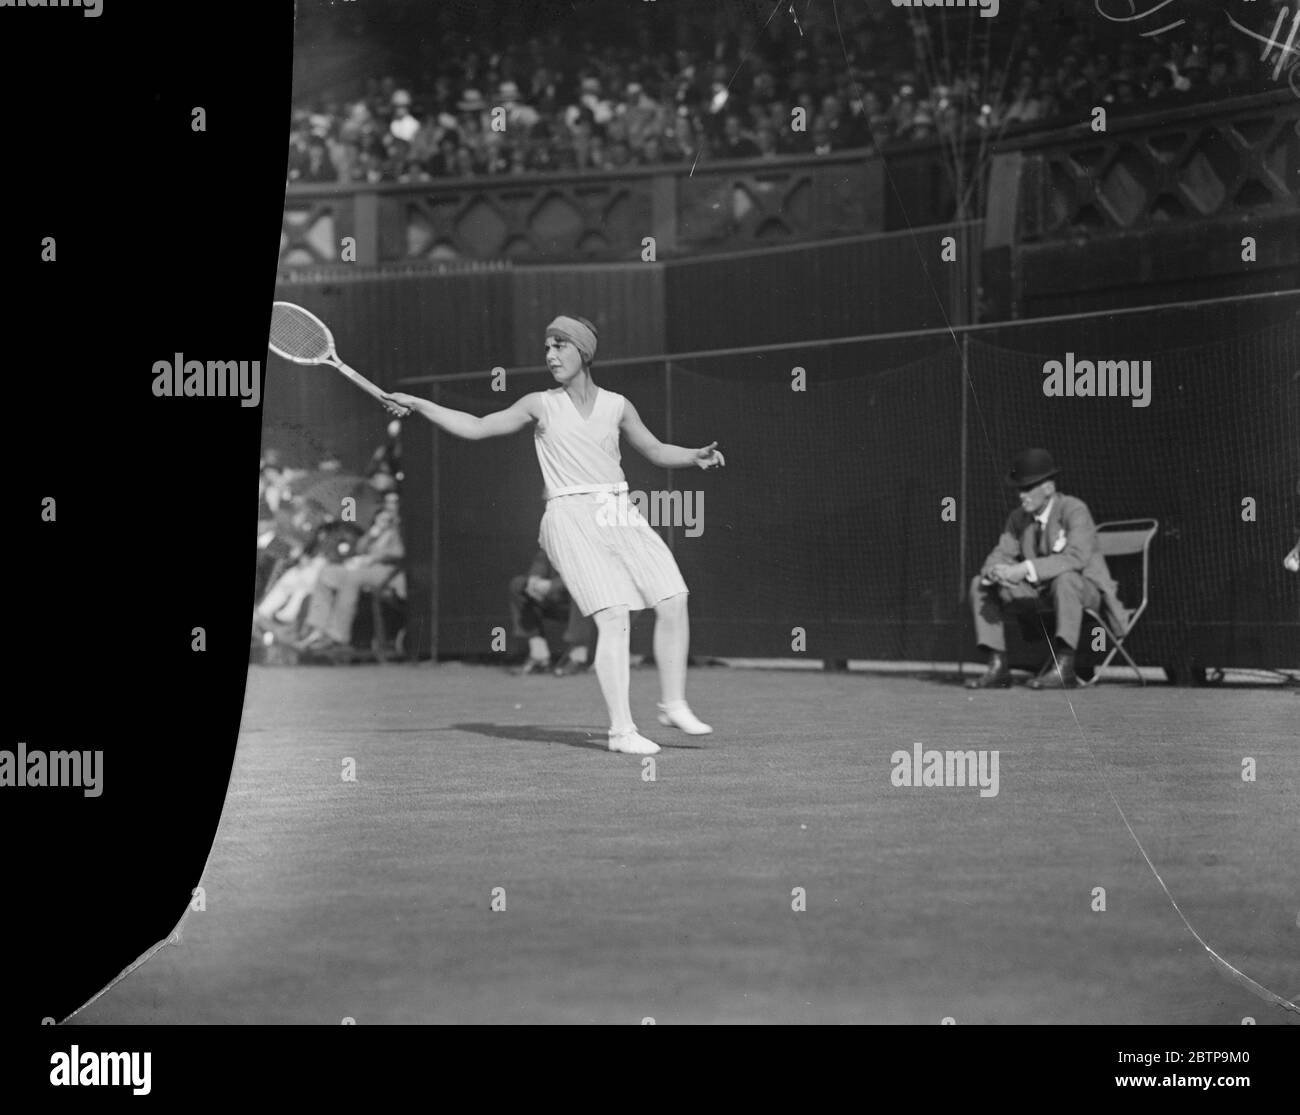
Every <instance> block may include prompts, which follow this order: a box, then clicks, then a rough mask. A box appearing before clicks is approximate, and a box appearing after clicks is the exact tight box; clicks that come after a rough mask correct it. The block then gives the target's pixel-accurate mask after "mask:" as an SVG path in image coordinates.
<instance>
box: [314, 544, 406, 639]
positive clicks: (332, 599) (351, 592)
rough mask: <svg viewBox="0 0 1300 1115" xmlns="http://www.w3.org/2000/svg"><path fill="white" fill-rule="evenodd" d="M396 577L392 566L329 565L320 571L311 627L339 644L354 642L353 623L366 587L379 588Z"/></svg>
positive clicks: (315, 591) (315, 590)
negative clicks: (352, 567) (353, 566)
mask: <svg viewBox="0 0 1300 1115" xmlns="http://www.w3.org/2000/svg"><path fill="white" fill-rule="evenodd" d="M392 576H393V567H392V566H391V565H364V566H361V567H360V568H358V569H349V568H348V567H347V566H344V565H334V564H331V565H326V566H325V567H324V568H322V569H321V571H320V576H319V577H318V578H317V580H316V587H315V589H314V590H313V592H312V594H311V604H310V606H309V607H308V609H307V626H308V627H309V628H312V629H314V630H318V631H324V632H325V634H326V635H328V636H329V637H330V638H331V639H333V640H334V641H335V642H336V643H342V644H343V645H344V646H346V645H347V644H349V643H350V642H352V621H353V620H354V619H356V616H357V601H358V600H359V599H360V596H361V590H362V589H363V588H370V589H378V588H379V587H380V586H382V585H384V584H385V583H387V582H388V580H389V579H390V578H391V577H392Z"/></svg>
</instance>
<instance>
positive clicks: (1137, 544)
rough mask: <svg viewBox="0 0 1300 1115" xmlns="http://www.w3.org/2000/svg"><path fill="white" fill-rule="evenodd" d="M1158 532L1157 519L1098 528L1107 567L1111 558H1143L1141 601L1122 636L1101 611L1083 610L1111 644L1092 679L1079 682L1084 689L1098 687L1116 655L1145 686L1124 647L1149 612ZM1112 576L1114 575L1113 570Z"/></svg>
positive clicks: (1124, 520) (1121, 520) (1114, 523)
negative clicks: (1099, 626)
mask: <svg viewBox="0 0 1300 1115" xmlns="http://www.w3.org/2000/svg"><path fill="white" fill-rule="evenodd" d="M1159 529H1160V523H1159V521H1158V520H1156V519H1118V520H1116V521H1115V522H1110V523H1098V524H1097V541H1098V542H1099V543H1100V545H1101V553H1102V556H1103V557H1104V558H1105V559H1106V564H1107V566H1109V565H1110V561H1111V559H1112V558H1127V557H1136V556H1137V555H1138V554H1141V555H1142V599H1141V602H1140V603H1139V604H1138V606H1137V607H1136V608H1135V609H1133V611H1132V612H1130V613H1129V617H1128V628H1127V629H1126V630H1125V631H1123V632H1115V631H1112V630H1111V627H1110V624H1108V623H1107V622H1106V621H1105V620H1104V619H1103V618H1102V616H1101V614H1100V613H1099V612H1098V610H1096V609H1094V608H1085V609H1084V614H1085V615H1089V616H1091V617H1092V618H1093V619H1095V620H1096V621H1097V622H1098V623H1100V624H1101V626H1102V628H1103V630H1105V632H1106V634H1107V635H1109V636H1110V641H1111V648H1110V653H1109V654H1107V655H1106V657H1105V658H1104V659H1102V660H1101V661H1100V662H1099V663H1097V666H1096V669H1095V670H1094V672H1093V675H1092V677H1091V678H1089V679H1088V680H1086V681H1083V679H1080V681H1081V682H1082V684H1084V685H1096V684H1097V679H1098V678H1099V677H1101V671H1102V670H1104V669H1105V668H1106V667H1107V666H1109V665H1110V660H1111V659H1112V658H1114V657H1115V655H1117V654H1122V655H1123V656H1124V661H1126V662H1127V663H1128V664H1129V666H1130V668H1131V669H1132V670H1133V673H1135V674H1136V675H1137V679H1138V682H1139V683H1140V684H1142V685H1146V679H1145V678H1143V677H1142V671H1141V670H1139V669H1138V665H1137V663H1136V662H1134V661H1133V658H1132V656H1131V655H1130V654H1129V652H1128V651H1127V650H1125V649H1124V643H1125V641H1126V640H1127V639H1128V637H1129V636H1130V635H1132V634H1133V628H1135V627H1136V626H1137V622H1138V620H1139V619H1140V618H1141V617H1142V613H1143V612H1145V611H1146V610H1147V601H1148V594H1149V589H1150V584H1151V539H1153V538H1154V537H1155V536H1156V532H1157V531H1158V530H1159ZM1111 575H1112V576H1113V575H1114V570H1113V569H1112V570H1111ZM1117 579H1118V578H1117Z"/></svg>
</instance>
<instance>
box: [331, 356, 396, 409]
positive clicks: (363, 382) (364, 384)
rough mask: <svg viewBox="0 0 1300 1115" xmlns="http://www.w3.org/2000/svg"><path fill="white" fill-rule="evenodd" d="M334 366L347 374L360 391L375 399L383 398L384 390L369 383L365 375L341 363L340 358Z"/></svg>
mask: <svg viewBox="0 0 1300 1115" xmlns="http://www.w3.org/2000/svg"><path fill="white" fill-rule="evenodd" d="M335 367H336V368H338V370H339V371H340V372H342V373H343V374H344V375H345V376H347V377H348V379H350V380H351V381H352V382H353V383H355V384H356V385H357V386H358V387H360V388H361V390H362V391H364V392H366V394H368V395H373V396H374V397H375V398H376V399H380V400H382V399H383V397H384V392H383V391H382V390H381V389H380V388H378V387H376V386H375V385H374V384H373V383H371V382H370V380H368V379H366V377H365V376H363V375H362V374H361V373H360V372H358V371H356V370H355V369H353V368H349V367H348V366H347V365H346V364H344V363H343V361H342V360H340V361H339V362H338V363H337V364H336V365H335Z"/></svg>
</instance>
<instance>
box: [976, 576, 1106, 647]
mask: <svg viewBox="0 0 1300 1115" xmlns="http://www.w3.org/2000/svg"><path fill="white" fill-rule="evenodd" d="M970 600H971V609H972V611H973V612H974V613H975V635H976V638H977V640H978V642H979V645H980V646H982V647H983V648H984V649H985V650H996V651H1004V650H1006V649H1007V637H1006V632H1005V631H1004V630H1003V626H1002V624H1003V620H1004V617H1005V616H1006V614H1007V613H1008V612H1019V613H1021V615H1022V616H1023V619H1030V618H1031V617H1029V616H1024V613H1026V612H1036V611H1038V610H1039V609H1041V608H1043V607H1048V606H1050V607H1051V608H1052V609H1053V610H1054V611H1055V612H1056V637H1057V638H1058V639H1060V640H1061V642H1063V643H1065V644H1066V645H1067V646H1068V647H1069V648H1070V649H1071V650H1074V649H1075V648H1076V647H1077V646H1078V645H1079V632H1080V630H1081V629H1082V627H1083V610H1084V608H1096V607H1098V606H1100V604H1101V593H1100V591H1098V589H1097V586H1096V585H1094V584H1093V583H1092V582H1091V581H1090V580H1088V579H1087V578H1086V577H1084V576H1083V575H1082V574H1081V573H1074V572H1070V573H1062V574H1060V575H1059V576H1057V577H1053V578H1052V579H1051V580H1050V581H1039V582H1038V584H1031V583H1030V582H1029V581H1021V582H1020V583H1019V584H1018V585H986V584H982V583H981V581H980V578H979V576H978V575H977V576H976V577H975V579H974V580H973V581H971V586H970ZM1023 619H1022V622H1023Z"/></svg>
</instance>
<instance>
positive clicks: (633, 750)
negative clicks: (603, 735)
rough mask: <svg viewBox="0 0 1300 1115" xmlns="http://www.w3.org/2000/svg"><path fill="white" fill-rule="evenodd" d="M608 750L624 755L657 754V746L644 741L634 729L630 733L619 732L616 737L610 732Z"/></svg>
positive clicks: (646, 740)
mask: <svg viewBox="0 0 1300 1115" xmlns="http://www.w3.org/2000/svg"><path fill="white" fill-rule="evenodd" d="M609 749H610V750H611V751H621V752H622V753H623V754H624V755H657V754H659V745H658V744H657V743H654V742H653V741H651V740H648V739H646V738H645V736H643V735H642V734H641V733H640V732H638V731H637V730H636V729H635V728H634V729H633V730H632V731H630V732H621V733H619V734H618V735H615V734H614V733H613V732H610V733H609Z"/></svg>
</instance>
